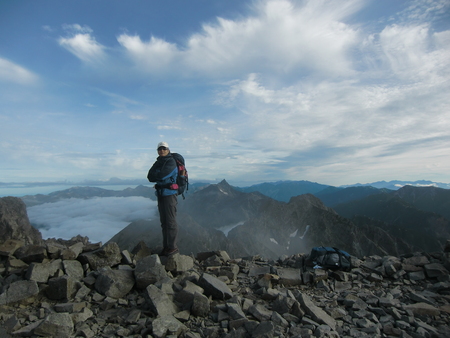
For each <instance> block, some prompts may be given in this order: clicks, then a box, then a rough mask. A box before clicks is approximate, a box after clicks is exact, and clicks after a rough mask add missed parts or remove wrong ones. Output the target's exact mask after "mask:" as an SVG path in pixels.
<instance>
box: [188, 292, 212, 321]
mask: <svg viewBox="0 0 450 338" xmlns="http://www.w3.org/2000/svg"><path fill="white" fill-rule="evenodd" d="M209 312H210V302H209V299H208V297H206V296H205V295H202V294H201V293H198V292H196V293H195V294H194V298H193V300H192V307H191V313H192V315H194V316H196V317H207V316H208V315H209Z"/></svg>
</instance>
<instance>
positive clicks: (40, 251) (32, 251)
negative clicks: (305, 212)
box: [14, 244, 47, 264]
mask: <svg viewBox="0 0 450 338" xmlns="http://www.w3.org/2000/svg"><path fill="white" fill-rule="evenodd" d="M14 256H15V257H16V258H17V259H20V260H22V261H24V262H25V263H27V264H30V263H32V262H36V263H42V261H43V260H44V259H45V258H47V249H46V248H45V247H44V246H42V245H34V244H30V245H25V246H23V247H21V248H19V249H17V250H16V251H15V252H14Z"/></svg>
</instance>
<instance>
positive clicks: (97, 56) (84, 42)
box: [58, 24, 106, 62]
mask: <svg viewBox="0 0 450 338" xmlns="http://www.w3.org/2000/svg"><path fill="white" fill-rule="evenodd" d="M63 28H64V29H65V30H66V31H67V32H68V33H69V36H68V37H60V38H59V39H58V43H59V44H60V46H62V47H64V48H65V49H67V50H68V51H69V52H71V53H72V54H74V55H75V56H76V57H78V58H79V59H80V60H82V61H84V62H98V61H101V60H102V59H104V58H105V56H106V54H105V51H104V50H105V47H104V46H102V45H101V44H100V43H98V42H97V41H96V40H95V38H94V37H93V36H92V35H91V34H92V29H90V28H89V27H87V26H84V27H82V26H80V25H78V24H74V25H64V26H63Z"/></svg>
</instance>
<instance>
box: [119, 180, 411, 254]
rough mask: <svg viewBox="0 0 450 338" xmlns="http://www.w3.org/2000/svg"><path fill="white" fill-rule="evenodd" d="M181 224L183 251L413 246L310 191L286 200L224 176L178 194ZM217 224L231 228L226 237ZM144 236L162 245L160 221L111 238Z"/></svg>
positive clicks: (129, 244)
mask: <svg viewBox="0 0 450 338" xmlns="http://www.w3.org/2000/svg"><path fill="white" fill-rule="evenodd" d="M178 224H179V229H180V231H179V247H180V251H181V252H182V253H185V254H190V253H194V254H195V253H197V252H201V251H208V250H226V251H227V252H228V253H229V254H230V256H233V257H243V256H249V255H261V256H263V257H266V258H273V259H276V258H278V257H280V256H282V255H289V254H295V253H303V252H309V251H310V250H311V248H312V247H315V246H321V245H323V246H335V247H339V248H341V249H343V250H345V251H348V252H349V253H351V254H353V255H355V256H364V255H372V254H378V255H384V254H398V253H399V252H402V251H404V250H406V251H408V249H409V246H408V244H407V243H404V242H403V241H401V240H399V239H397V238H394V237H393V236H391V235H389V233H388V232H387V231H385V230H384V229H381V228H380V227H377V226H373V225H371V224H364V225H362V226H355V225H354V224H353V223H352V222H350V221H349V220H348V219H346V218H344V217H341V216H340V215H338V214H337V213H336V212H335V211H334V210H333V209H331V208H328V207H326V206H325V205H324V204H323V203H322V202H321V200H320V199H318V198H317V197H315V196H313V195H311V194H306V195H301V196H297V197H293V198H291V200H290V201H289V202H288V203H285V202H280V201H276V200H273V199H271V198H269V197H266V196H264V195H262V194H260V193H257V192H252V193H243V192H240V191H237V190H235V189H233V188H232V187H231V186H230V185H229V184H228V183H227V182H226V181H222V182H221V183H219V184H215V185H210V186H208V187H206V188H204V189H201V190H199V191H197V192H195V193H194V194H192V195H191V196H189V197H188V198H187V199H186V200H181V199H180V200H179V214H178ZM217 229H227V230H229V232H228V236H225V234H224V233H223V232H221V231H218V230H217ZM230 229H231V230H230ZM140 240H144V241H145V242H146V244H147V245H148V246H149V247H151V248H156V247H158V246H160V245H161V242H162V240H161V228H160V226H159V222H158V221H151V222H144V221H139V222H134V223H131V224H130V225H129V226H128V227H127V228H125V229H123V230H122V231H121V232H119V233H118V234H117V235H116V236H114V237H113V238H112V239H111V241H113V242H116V243H118V244H119V246H120V247H121V248H122V249H129V250H130V249H132V248H133V247H134V246H135V245H136V244H137V243H138V242H139V241H140Z"/></svg>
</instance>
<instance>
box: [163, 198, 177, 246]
mask: <svg viewBox="0 0 450 338" xmlns="http://www.w3.org/2000/svg"><path fill="white" fill-rule="evenodd" d="M177 204H178V200H177V195H170V196H158V210H159V219H160V220H161V228H162V235H163V246H164V248H165V249H177V238H178V225H177Z"/></svg>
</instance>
